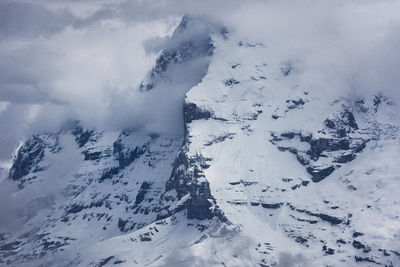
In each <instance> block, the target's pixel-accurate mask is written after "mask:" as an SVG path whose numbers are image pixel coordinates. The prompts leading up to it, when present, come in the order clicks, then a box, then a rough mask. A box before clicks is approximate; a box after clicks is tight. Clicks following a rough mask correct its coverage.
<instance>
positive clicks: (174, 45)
mask: <svg viewBox="0 0 400 267" xmlns="http://www.w3.org/2000/svg"><path fill="white" fill-rule="evenodd" d="M199 22H200V23H199ZM199 24H202V23H201V18H196V17H190V16H184V17H183V18H182V20H181V23H180V24H179V25H178V27H177V28H176V30H175V31H174V33H173V34H172V36H171V39H170V40H169V42H168V44H167V47H166V48H165V49H163V50H162V51H161V53H160V55H159V56H158V58H157V59H156V64H155V66H154V67H153V69H152V70H151V72H150V73H149V75H148V77H147V78H146V81H143V82H142V83H141V85H140V88H139V89H140V90H141V91H143V92H145V91H149V90H152V89H153V88H155V87H156V86H157V85H158V84H159V83H160V82H165V81H166V80H168V77H169V75H168V73H169V72H170V71H171V70H172V69H173V68H174V67H175V66H178V65H182V64H185V63H187V62H194V61H195V60H196V59H199V58H203V59H204V58H207V57H209V56H211V55H213V53H214V43H213V41H212V39H211V38H210V34H211V32H214V31H215V32H218V31H219V33H220V34H221V35H222V36H224V38H227V30H226V29H225V28H223V27H218V26H215V27H211V26H210V25H209V26H210V27H206V28H204V27H198V26H199ZM224 29H225V30H224ZM193 31H196V33H197V34H196V37H194V36H193V34H192V32H193ZM189 66H190V65H189ZM205 67H206V68H205V69H207V67H208V63H205ZM204 75H205V73H203V74H202V75H201V77H199V80H201V78H202V77H203V76H204ZM197 82H198V81H197ZM197 82H196V83H197ZM196 83H194V84H193V86H194V85H195V84H196ZM189 87H191V86H189Z"/></svg>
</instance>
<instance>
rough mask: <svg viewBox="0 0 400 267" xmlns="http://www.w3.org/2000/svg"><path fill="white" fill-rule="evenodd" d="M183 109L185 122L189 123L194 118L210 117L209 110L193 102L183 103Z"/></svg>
mask: <svg viewBox="0 0 400 267" xmlns="http://www.w3.org/2000/svg"><path fill="white" fill-rule="evenodd" d="M183 111H184V120H185V122H186V123H190V122H192V121H194V120H208V119H209V118H211V117H212V113H211V112H210V111H208V110H204V109H202V108H199V107H198V106H196V104H194V103H185V105H184V110H183Z"/></svg>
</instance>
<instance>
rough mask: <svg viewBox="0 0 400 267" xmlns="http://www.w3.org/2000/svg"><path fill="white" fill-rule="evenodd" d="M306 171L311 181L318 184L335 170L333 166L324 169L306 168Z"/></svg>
mask: <svg viewBox="0 0 400 267" xmlns="http://www.w3.org/2000/svg"><path fill="white" fill-rule="evenodd" d="M306 170H307V172H308V173H309V174H311V175H312V181H313V182H314V183H318V182H320V181H322V180H323V179H324V178H326V177H327V176H329V175H330V174H331V173H332V172H333V171H334V170H335V168H334V167H333V166H329V167H328V168H325V169H318V168H313V167H307V168H306Z"/></svg>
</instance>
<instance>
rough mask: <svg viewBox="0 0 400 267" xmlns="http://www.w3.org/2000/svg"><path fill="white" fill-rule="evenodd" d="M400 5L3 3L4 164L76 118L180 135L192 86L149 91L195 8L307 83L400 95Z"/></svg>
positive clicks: (0, 120)
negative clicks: (172, 39)
mask: <svg viewBox="0 0 400 267" xmlns="http://www.w3.org/2000/svg"><path fill="white" fill-rule="evenodd" d="M398 10H400V3H399V1H390V0H385V1H380V0H379V1H378V0H376V1H374V0H368V1H339V0H332V1H311V0H310V1H308V0H304V1H295V2H294V1H246V2H244V1H210V0H206V1H178V0H168V1H165V0H164V1H161V0H160V1H155V0H150V1H139V0H137V1H135V0H134V1H113V3H110V2H109V1H89V0H88V1H72V0H63V1H47V0H40V1H2V2H1V3H0V125H1V134H0V162H1V165H0V168H1V166H2V167H4V168H7V166H8V165H7V162H9V160H10V159H11V156H12V153H13V151H14V150H15V148H16V147H17V145H18V144H19V140H21V139H24V138H26V137H27V136H29V135H31V134H33V133H37V132H42V131H49V130H57V129H59V128H60V127H61V126H62V125H63V124H65V122H66V121H68V120H71V119H73V120H80V121H81V123H82V125H83V126H84V127H96V128H99V129H108V128H110V129H117V130H118V129H122V128H126V127H131V128H141V129H144V130H146V131H153V132H158V133H168V134H180V133H181V131H182V118H181V116H182V114H181V113H180V112H181V107H180V106H178V107H177V105H181V104H182V102H183V96H184V90H183V89H185V90H187V89H189V88H184V87H185V86H187V85H188V84H185V83H183V84H182V85H181V89H176V87H173V86H171V87H169V88H167V89H164V90H158V91H157V90H154V91H152V92H150V93H148V94H146V95H143V94H140V93H139V92H138V91H137V88H138V86H139V84H140V82H141V81H142V80H143V79H144V78H145V77H146V74H147V73H148V72H149V71H150V70H151V68H152V66H153V65H154V62H155V58H156V56H157V53H158V52H159V49H160V48H162V47H163V45H166V43H165V40H167V39H168V36H170V35H171V33H172V32H173V30H174V27H176V25H177V24H178V23H179V20H180V18H181V16H182V15H183V14H193V15H198V16H201V17H203V18H205V20H210V21H211V20H212V21H218V23H220V24H222V25H225V26H226V27H227V28H228V29H229V30H230V31H232V32H234V33H235V34H236V36H241V37H243V39H248V40H251V41H259V42H262V43H263V44H264V45H265V46H266V48H267V49H266V51H268V52H267V53H266V54H265V55H260V56H263V57H265V58H266V59H268V60H269V61H274V60H276V61H279V60H282V59H287V60H298V62H300V63H301V64H302V65H303V66H304V73H303V74H302V76H301V77H302V78H301V79H303V81H302V82H303V83H304V84H306V85H307V84H308V85H310V86H312V85H313V84H321V85H324V84H325V85H326V88H323V89H324V90H328V91H335V92H336V93H338V94H339V93H343V91H345V92H346V94H348V95H349V96H354V97H356V96H359V95H364V94H374V93H377V92H381V93H383V94H386V95H388V96H392V97H395V98H398V97H399V84H400V83H399V77H398V74H397V72H398V69H399V68H400V53H398V52H397V50H398V47H399V45H400V14H399V12H398ZM199 60H201V59H199ZM182 88H183V89H182ZM4 173H5V172H3V174H4ZM3 176H4V175H3Z"/></svg>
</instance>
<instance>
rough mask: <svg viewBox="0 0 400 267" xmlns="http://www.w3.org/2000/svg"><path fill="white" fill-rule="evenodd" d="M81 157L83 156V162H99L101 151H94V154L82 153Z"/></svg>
mask: <svg viewBox="0 0 400 267" xmlns="http://www.w3.org/2000/svg"><path fill="white" fill-rule="evenodd" d="M83 155H84V156H85V158H84V159H85V160H93V161H99V160H100V158H101V151H95V152H89V151H84V152H83Z"/></svg>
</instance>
